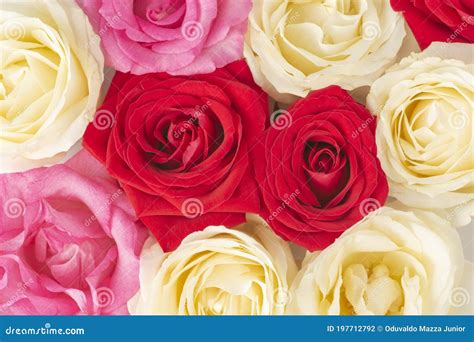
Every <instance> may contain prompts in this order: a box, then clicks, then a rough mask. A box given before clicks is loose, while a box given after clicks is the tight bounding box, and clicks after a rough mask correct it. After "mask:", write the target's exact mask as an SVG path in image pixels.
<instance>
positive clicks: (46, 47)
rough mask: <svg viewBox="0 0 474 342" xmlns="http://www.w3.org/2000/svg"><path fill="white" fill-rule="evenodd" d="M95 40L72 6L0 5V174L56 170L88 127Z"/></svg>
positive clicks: (98, 56) (96, 67)
mask: <svg viewBox="0 0 474 342" xmlns="http://www.w3.org/2000/svg"><path fill="white" fill-rule="evenodd" d="M99 43H100V40H99V37H98V36H97V35H95V34H94V31H93V30H92V27H91V26H90V24H89V21H88V19H87V17H86V16H85V14H84V13H83V12H82V10H81V9H80V8H79V7H78V6H77V5H76V4H75V2H74V1H67V2H64V1H62V2H61V1H55V0H48V1H45V0H44V1H40V0H37V1H34V0H32V1H16V0H15V1H13V0H11V1H2V5H1V12H0V54H1V59H0V64H1V65H0V75H1V78H0V79H1V80H0V112H1V114H0V172H15V171H23V170H27V169H30V168H34V167H38V166H42V165H48V164H53V163H56V162H57V161H58V160H59V159H60V158H62V157H64V155H65V152H67V151H68V150H69V149H70V148H71V147H72V146H73V145H74V144H75V143H76V142H77V141H78V140H79V139H80V138H81V137H82V135H83V133H84V131H85V129H86V126H87V124H88V123H89V122H90V121H91V120H92V118H93V116H94V113H95V107H96V105H97V100H98V98H99V92H100V87H101V84H102V81H103V64H104V61H103V55H102V52H101V51H100V47H99Z"/></svg>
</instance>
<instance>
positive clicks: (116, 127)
mask: <svg viewBox="0 0 474 342" xmlns="http://www.w3.org/2000/svg"><path fill="white" fill-rule="evenodd" d="M267 116H268V107H267V96H266V95H265V93H263V92H262V91H261V90H260V88H258V87H257V86H256V85H255V83H254V82H253V80H252V76H251V73H250V70H249V69H248V67H247V65H246V64H245V62H243V61H239V62H235V63H232V64H230V65H228V66H227V67H225V68H221V69H218V70H216V71H215V72H213V73H210V74H206V75H196V76H192V77H174V76H170V75H168V74H164V73H159V74H146V75H141V76H136V75H131V74H122V73H117V74H116V76H115V77H114V79H113V81H112V84H111V87H110V89H109V92H108V94H107V97H106V99H105V102H104V104H103V106H102V107H101V108H100V109H99V110H98V111H97V113H96V116H95V119H94V122H93V123H91V124H90V125H89V127H88V128H87V131H86V133H85V136H84V146H85V147H86V148H87V149H88V150H89V151H91V152H92V153H93V154H94V155H95V156H96V158H98V159H99V160H101V161H102V162H103V163H104V164H105V165H106V167H107V170H108V171H109V173H110V174H111V175H112V176H114V177H116V178H117V179H118V180H119V181H120V183H121V185H122V186H123V188H124V190H125V192H126V194H127V196H128V198H129V199H130V201H131V203H132V205H133V207H134V208H135V211H136V213H137V215H138V216H139V218H140V219H141V220H142V221H143V223H144V224H145V225H146V226H147V227H148V228H149V229H150V230H151V231H152V232H153V233H154V235H155V236H156V238H157V239H158V241H159V242H160V244H161V246H162V247H163V249H165V250H170V249H174V248H176V247H177V246H178V245H179V243H180V242H181V240H182V239H183V238H184V237H186V236H187V235H188V234H190V233H191V232H193V231H196V230H200V229H203V228H205V227H206V226H208V225H213V224H225V225H229V226H232V225H236V224H238V223H241V222H244V221H245V213H246V212H258V210H259V195H258V190H257V184H256V181H255V174H254V170H253V166H252V162H251V161H250V159H251V154H252V151H251V147H252V146H253V145H254V144H255V143H254V140H255V137H257V136H259V135H261V133H262V132H263V130H264V128H265V120H266V119H265V118H266V117H267Z"/></svg>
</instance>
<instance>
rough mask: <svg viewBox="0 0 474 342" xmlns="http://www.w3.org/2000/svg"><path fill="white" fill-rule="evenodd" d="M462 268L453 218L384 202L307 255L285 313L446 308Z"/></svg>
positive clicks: (438, 311)
mask: <svg viewBox="0 0 474 342" xmlns="http://www.w3.org/2000/svg"><path fill="white" fill-rule="evenodd" d="M463 266H464V258H463V254H462V246H461V241H460V238H459V235H458V233H457V232H456V230H455V229H453V228H452V227H451V226H450V224H449V222H448V221H445V220H442V219H441V218H440V217H439V216H437V215H435V214H434V213H431V212H426V211H425V212H423V211H415V212H408V211H400V210H396V209H393V208H388V207H384V208H381V209H379V210H378V211H376V212H374V213H373V214H371V215H369V216H368V217H366V219H364V220H362V221H360V222H359V223H357V224H356V225H354V226H353V227H352V228H350V229H349V230H347V231H346V232H344V233H343V234H342V235H341V236H340V237H339V238H338V239H337V240H336V241H335V242H334V243H333V244H332V245H331V246H329V247H328V248H326V249H325V250H323V251H322V252H321V253H319V254H318V253H313V254H308V255H307V256H306V259H305V260H304V262H303V268H302V270H301V271H300V272H299V273H298V275H297V276H296V278H295V280H294V282H293V285H292V287H291V298H292V300H291V302H290V304H289V305H288V309H287V313H289V314H317V315H353V314H357V315H372V314H375V315H388V314H402V315H419V314H423V315H426V314H446V313H447V312H448V311H449V310H450V309H451V308H457V307H458V306H459V298H458V299H456V298H455V296H458V295H459V293H458V292H457V291H459V290H460V289H461V287H459V286H460V285H461V278H462V275H463ZM470 276H471V277H472V273H470ZM466 278H470V277H466ZM462 289H463V291H468V290H469V291H470V292H472V287H466V288H462ZM467 294H468V296H470V293H467ZM456 300H457V302H456V303H455V302H454V301H456ZM464 304H467V301H465V302H464V303H463V305H464ZM469 310H470V311H472V305H471V307H470V309H469Z"/></svg>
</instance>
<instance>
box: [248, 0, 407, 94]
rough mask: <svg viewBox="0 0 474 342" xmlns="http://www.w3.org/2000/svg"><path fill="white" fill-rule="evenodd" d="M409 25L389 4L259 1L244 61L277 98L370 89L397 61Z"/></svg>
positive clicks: (251, 19) (331, 0) (374, 0)
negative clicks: (330, 89) (335, 88)
mask: <svg viewBox="0 0 474 342" xmlns="http://www.w3.org/2000/svg"><path fill="white" fill-rule="evenodd" d="M404 36H405V26H404V21H403V18H402V16H401V15H400V14H398V13H395V12H394V11H393V10H392V8H391V7H390V2H389V1H379V0H348V1H342V0H341V1H339V0H311V1H309V0H299V1H283V0H278V1H277V0H255V1H254V5H253V9H252V11H251V13H250V17H249V29H248V32H247V37H246V43H245V46H244V56H245V58H246V59H247V62H248V64H249V66H250V69H251V70H252V73H253V76H254V78H255V81H256V82H257V83H258V84H259V85H260V86H262V88H263V89H264V90H265V91H266V92H268V93H269V94H270V95H271V96H272V97H273V98H275V99H276V100H277V101H280V102H286V103H289V102H291V101H293V100H294V99H295V96H300V97H304V96H305V95H306V94H307V93H308V92H309V91H311V90H314V89H320V88H324V87H327V86H329V85H332V84H337V85H339V86H341V87H342V88H345V89H347V90H352V89H354V88H357V87H360V86H364V85H370V84H371V83H372V82H373V81H374V80H375V79H376V78H377V77H378V76H380V74H381V73H382V72H383V71H384V69H386V68H387V67H388V66H389V65H390V64H392V63H393V62H394V61H395V58H396V56H397V52H398V51H399V49H400V47H401V45H402V41H403V38H404Z"/></svg>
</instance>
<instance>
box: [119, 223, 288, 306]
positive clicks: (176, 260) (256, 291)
mask: <svg viewBox="0 0 474 342" xmlns="http://www.w3.org/2000/svg"><path fill="white" fill-rule="evenodd" d="M295 274H296V265H295V262H294V260H293V256H292V255H291V251H290V249H289V246H288V244H287V243H286V242H284V241H282V240H281V239H279V238H278V237H276V236H275V235H274V234H273V233H272V232H271V231H270V229H269V228H268V226H267V225H266V224H265V222H264V221H263V220H262V219H261V218H259V217H257V216H256V215H248V222H247V223H246V224H243V225H240V226H238V227H236V228H235V229H228V228H225V227H223V226H210V227H208V228H206V229H205V230H203V231H200V232H195V233H193V234H190V235H189V236H187V237H186V238H185V239H183V241H182V242H181V244H180V246H179V247H178V248H177V249H176V250H175V251H173V252H170V253H166V254H164V253H163V252H162V250H161V248H160V247H159V245H158V244H157V243H156V241H155V240H154V238H150V240H149V241H147V243H146V244H145V247H144V249H143V251H142V256H141V263H140V284H141V285H140V291H139V292H138V293H137V294H136V296H135V297H134V298H132V299H131V300H130V301H129V303H128V307H129V311H130V312H131V313H132V314H182V315H210V314H214V315H221V314H244V315H271V314H282V313H283V312H284V307H285V304H286V302H287V300H288V295H289V293H288V291H289V290H288V289H289V284H290V283H291V281H292V279H293V277H294V275H295Z"/></svg>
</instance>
